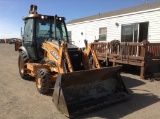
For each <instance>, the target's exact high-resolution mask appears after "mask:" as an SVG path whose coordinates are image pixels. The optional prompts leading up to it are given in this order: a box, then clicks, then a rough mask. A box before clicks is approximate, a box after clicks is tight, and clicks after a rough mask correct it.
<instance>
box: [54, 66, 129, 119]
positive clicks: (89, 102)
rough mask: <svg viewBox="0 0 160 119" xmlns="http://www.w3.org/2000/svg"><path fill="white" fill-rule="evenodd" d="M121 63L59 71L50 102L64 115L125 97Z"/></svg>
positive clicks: (74, 113)
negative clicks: (67, 71)
mask: <svg viewBox="0 0 160 119" xmlns="http://www.w3.org/2000/svg"><path fill="white" fill-rule="evenodd" d="M120 68H121V66H115V67H108V68H101V69H94V70H84V71H79V72H71V73H66V74H59V75H58V77H57V80H56V83H55V87H54V93H53V102H54V104H55V106H56V107H57V108H58V110H60V111H61V112H62V113H64V114H65V115H66V116H68V117H73V116H75V115H77V114H79V113H84V112H87V111H90V110H93V109H95V108H99V107H102V106H105V105H108V104H111V103H115V102H119V101H121V100H124V99H126V98H128V96H129V95H128V92H127V90H126V87H125V85H124V83H123V81H122V79H121V77H120V75H119V73H120Z"/></svg>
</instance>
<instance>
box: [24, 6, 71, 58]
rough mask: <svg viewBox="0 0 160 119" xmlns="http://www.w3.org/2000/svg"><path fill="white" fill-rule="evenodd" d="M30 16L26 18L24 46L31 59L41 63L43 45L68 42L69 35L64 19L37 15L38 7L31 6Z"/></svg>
mask: <svg viewBox="0 0 160 119" xmlns="http://www.w3.org/2000/svg"><path fill="white" fill-rule="evenodd" d="M29 13H30V14H29V15H28V16H26V17H24V18H23V20H24V22H25V26H24V34H23V38H22V39H23V46H24V47H25V48H26V50H27V52H28V54H29V57H30V59H34V60H38V61H40V60H41V59H42V58H43V50H42V48H41V44H42V43H43V42H44V41H45V40H48V41H51V42H57V44H58V45H59V44H60V43H61V41H62V40H64V41H66V42H68V34H67V29H66V24H65V18H64V17H58V16H57V15H55V16H48V15H41V14H37V6H35V5H31V8H30V11H29Z"/></svg>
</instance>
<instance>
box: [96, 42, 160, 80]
mask: <svg viewBox="0 0 160 119" xmlns="http://www.w3.org/2000/svg"><path fill="white" fill-rule="evenodd" d="M117 44H118V43H117ZM93 45H94V50H95V52H96V55H97V58H98V59H99V60H107V61H110V62H113V65H115V64H116V63H121V64H129V65H135V66H140V67H141V73H140V77H141V78H144V75H145V67H146V66H148V65H151V64H152V65H154V64H157V63H160V43H149V42H148V41H146V40H144V41H143V42H140V43H131V42H121V43H119V44H118V45H116V47H113V46H112V45H113V43H111V42H108V43H107V42H96V43H93ZM155 59H156V60H155ZM155 61H156V62H155Z"/></svg>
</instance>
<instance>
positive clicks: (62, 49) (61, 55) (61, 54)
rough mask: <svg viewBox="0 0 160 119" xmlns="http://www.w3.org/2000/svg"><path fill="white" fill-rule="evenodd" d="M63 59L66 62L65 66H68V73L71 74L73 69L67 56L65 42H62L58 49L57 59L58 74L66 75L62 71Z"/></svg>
mask: <svg viewBox="0 0 160 119" xmlns="http://www.w3.org/2000/svg"><path fill="white" fill-rule="evenodd" d="M64 57H65V58H66V60H67V64H68V69H69V71H70V72H73V67H72V64H71V60H70V57H69V54H68V50H67V43H66V42H62V44H61V46H60V48H59V59H58V66H59V67H58V68H59V72H60V73H67V72H66V71H64V70H62V69H64V61H63V60H64Z"/></svg>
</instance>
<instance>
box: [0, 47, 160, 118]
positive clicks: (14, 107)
mask: <svg viewBox="0 0 160 119" xmlns="http://www.w3.org/2000/svg"><path fill="white" fill-rule="evenodd" d="M121 75H122V77H123V80H124V82H125V84H126V87H127V89H128V91H129V93H130V99H128V100H125V101H122V102H119V103H116V104H113V105H110V106H107V107H104V108H101V109H97V110H94V111H92V112H89V113H86V114H83V115H81V116H78V117H76V118H75V119H119V118H122V119H159V118H160V113H159V110H160V81H156V80H155V81H153V82H150V81H149V80H140V79H139V76H137V75H131V74H124V73H122V74H121ZM0 88H1V89H0V119H68V118H67V117H65V116H64V115H63V114H61V113H60V112H59V111H57V109H56V108H55V107H54V105H53V102H52V96H51V95H48V96H47V95H42V94H39V93H38V92H37V89H36V86H35V82H34V80H30V81H26V80H23V79H21V77H20V75H19V72H18V52H15V51H14V45H13V44H12V45H11V44H0Z"/></svg>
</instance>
